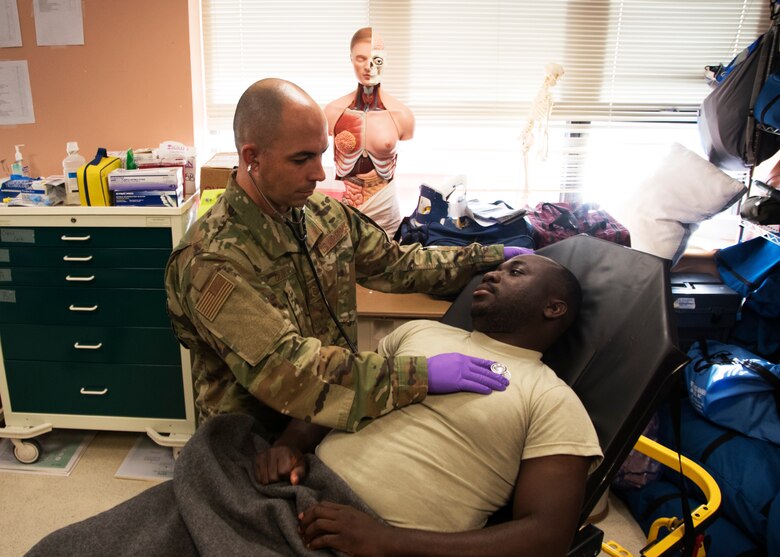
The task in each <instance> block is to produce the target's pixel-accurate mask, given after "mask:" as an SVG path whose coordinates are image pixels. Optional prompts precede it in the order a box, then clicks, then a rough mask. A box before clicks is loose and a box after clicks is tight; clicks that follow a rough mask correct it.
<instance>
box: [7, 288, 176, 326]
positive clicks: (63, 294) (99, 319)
mask: <svg viewBox="0 0 780 557" xmlns="http://www.w3.org/2000/svg"><path fill="white" fill-rule="evenodd" d="M0 323H29V324H44V325H85V326H101V325H114V326H125V327H145V326H146V327H168V326H169V325H170V321H169V320H168V314H167V312H166V310H165V290H162V289H132V288H113V289H111V288H36V287H20V288H8V289H0Z"/></svg>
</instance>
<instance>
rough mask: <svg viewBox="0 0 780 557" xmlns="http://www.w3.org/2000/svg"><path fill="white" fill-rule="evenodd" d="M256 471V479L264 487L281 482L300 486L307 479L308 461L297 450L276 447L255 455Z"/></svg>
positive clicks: (283, 446)
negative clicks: (285, 481) (286, 481)
mask: <svg viewBox="0 0 780 557" xmlns="http://www.w3.org/2000/svg"><path fill="white" fill-rule="evenodd" d="M254 470H255V479H257V481H258V482H259V483H260V484H262V485H268V484H271V483H274V482H278V481H281V480H289V481H290V483H291V484H292V485H298V484H299V483H301V482H302V481H303V479H304V478H305V477H306V472H307V468H306V459H305V458H304V457H303V453H302V452H301V451H299V450H298V449H296V448H293V447H288V446H285V445H280V446H274V447H271V448H270V449H266V450H264V451H261V452H259V453H257V455H255V465H254Z"/></svg>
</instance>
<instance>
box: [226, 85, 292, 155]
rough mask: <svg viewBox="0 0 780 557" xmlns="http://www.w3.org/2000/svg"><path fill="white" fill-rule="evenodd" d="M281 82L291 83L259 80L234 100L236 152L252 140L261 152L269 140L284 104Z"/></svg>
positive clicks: (272, 136)
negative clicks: (236, 101) (236, 102)
mask: <svg viewBox="0 0 780 557" xmlns="http://www.w3.org/2000/svg"><path fill="white" fill-rule="evenodd" d="M285 84H289V85H293V84H291V83H289V82H285V81H282V80H277V79H262V80H260V81H257V82H255V83H253V84H252V85H250V86H249V87H248V88H247V90H246V91H244V93H243V94H242V95H241V98H240V99H238V104H237V105H236V112H235V115H234V116H233V137H234V139H235V142H236V151H239V152H240V151H241V146H242V145H243V144H245V143H254V144H256V145H257V149H258V150H259V151H263V150H265V149H266V148H268V147H269V146H270V144H271V143H272V142H273V139H274V138H275V137H276V135H277V134H276V132H277V130H278V128H279V125H280V123H281V119H282V110H283V108H284V106H285V99H286V94H285ZM293 87H296V88H298V87H297V86H296V85H293Z"/></svg>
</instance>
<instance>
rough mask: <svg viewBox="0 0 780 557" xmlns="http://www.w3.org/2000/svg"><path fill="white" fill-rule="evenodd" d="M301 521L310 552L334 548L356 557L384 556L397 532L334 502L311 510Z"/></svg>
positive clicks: (307, 510) (360, 512)
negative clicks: (311, 550)
mask: <svg viewBox="0 0 780 557" xmlns="http://www.w3.org/2000/svg"><path fill="white" fill-rule="evenodd" d="M298 520H300V532H301V536H302V537H303V541H304V542H305V543H306V547H308V548H309V549H324V548H331V549H336V550H338V551H343V552H344V553H348V554H349V555H354V556H355V557H362V556H366V557H368V556H376V555H382V554H383V548H385V547H387V544H388V543H389V542H390V539H391V537H392V536H393V531H394V529H393V528H392V527H391V526H387V525H385V524H382V523H380V522H378V521H376V520H374V519H373V518H371V517H370V516H369V515H367V514H366V513H364V512H362V511H359V510H357V509H356V508H354V507H350V506H347V505H339V504H338V503H331V502H330V501H323V502H322V503H317V504H316V505H313V506H312V507H309V508H308V509H306V510H305V511H304V512H302V513H301V514H300V515H298Z"/></svg>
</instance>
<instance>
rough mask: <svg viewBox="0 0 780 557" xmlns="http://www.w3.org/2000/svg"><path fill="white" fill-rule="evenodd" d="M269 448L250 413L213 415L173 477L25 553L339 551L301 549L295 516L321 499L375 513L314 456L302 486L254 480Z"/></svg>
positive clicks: (180, 556) (114, 555) (116, 556)
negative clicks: (257, 459) (260, 456)
mask: <svg viewBox="0 0 780 557" xmlns="http://www.w3.org/2000/svg"><path fill="white" fill-rule="evenodd" d="M267 446H268V445H267V443H266V442H265V441H264V440H263V439H261V438H260V437H259V436H258V435H256V434H254V433H252V419H251V418H249V417H247V416H239V415H224V416H216V417H214V418H211V419H210V420H208V421H207V422H206V423H205V424H203V425H202V426H201V427H200V428H198V430H197V431H196V433H195V435H194V436H193V437H192V439H190V441H189V442H188V443H187V445H185V447H184V448H183V449H182V451H181V454H180V455H179V458H178V459H177V460H176V465H175V467H174V477H173V479H172V480H170V481H167V482H164V483H162V484H159V485H156V486H154V487H152V488H150V489H148V490H146V491H144V492H143V493H141V494H139V495H137V496H135V497H133V498H132V499H130V500H128V501H126V502H124V503H122V504H120V505H117V506H116V507H114V508H113V509H110V510H108V511H105V512H103V513H100V514H98V515H96V516H94V517H92V518H88V519H86V520H84V521H82V522H78V523H76V524H72V525H70V526H67V527H65V528H62V529H61V530H57V531H55V532H53V533H51V534H49V535H48V536H46V537H45V538H43V539H42V540H41V541H40V542H38V543H37V544H36V545H35V546H34V547H33V548H32V549H31V550H30V551H29V552H28V553H27V556H29V557H42V556H47V557H48V556H60V555H61V556H68V557H71V556H74V555H79V556H95V557H97V556H108V557H121V556H125V555H126V556H134V557H135V556H137V555H144V556H158V555H159V556H168V555H171V556H176V557H188V556H197V555H203V556H222V555H241V556H250V555H252V556H254V555H257V556H266V555H268V556H271V555H294V556H298V555H301V556H311V555H341V553H339V552H326V551H311V550H308V549H306V547H305V546H304V545H303V541H302V539H301V537H300V535H299V534H298V518H297V516H298V514H299V513H300V512H301V511H303V510H305V509H307V508H308V507H309V506H311V505H312V504H314V503H315V502H317V501H323V500H327V501H334V502H337V503H343V504H349V505H353V506H355V507H357V508H359V509H361V510H363V511H365V512H368V513H369V514H371V515H372V516H375V515H374V513H373V512H372V511H371V510H370V509H369V508H368V507H367V506H366V505H365V504H364V503H363V502H362V501H361V500H360V499H359V498H358V497H357V495H355V494H354V493H353V492H352V490H351V489H350V488H349V486H347V484H346V483H344V481H343V480H342V479H341V478H339V477H338V476H337V475H336V474H335V473H333V472H332V471H331V470H330V469H329V468H328V467H326V466H325V465H324V464H323V463H322V462H321V461H320V460H319V459H317V457H315V456H312V455H308V456H307V457H306V458H307V459H308V464H309V473H308V475H307V477H306V479H305V481H304V482H303V484H302V485H298V486H292V485H290V484H289V483H286V482H280V483H277V484H272V485H269V486H262V485H260V484H258V483H257V482H256V481H255V478H254V474H253V472H252V463H253V457H254V455H255V453H256V452H257V451H258V450H260V449H262V448H265V447H267Z"/></svg>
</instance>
